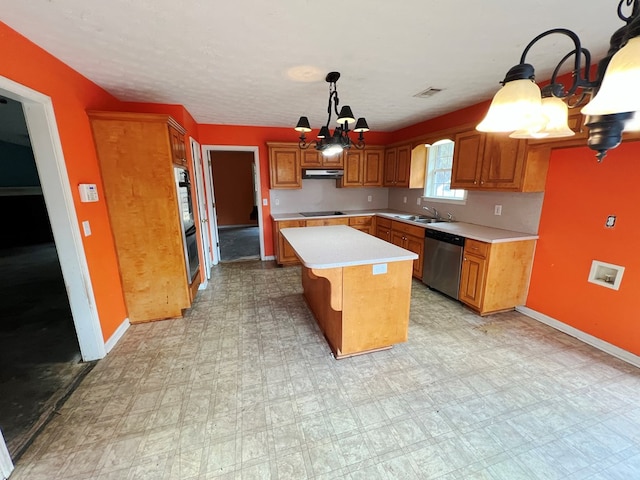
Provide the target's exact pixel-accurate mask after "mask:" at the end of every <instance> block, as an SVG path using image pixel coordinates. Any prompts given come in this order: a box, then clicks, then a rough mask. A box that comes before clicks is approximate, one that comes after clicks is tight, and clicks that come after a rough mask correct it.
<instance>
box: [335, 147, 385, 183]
mask: <svg viewBox="0 0 640 480" xmlns="http://www.w3.org/2000/svg"><path fill="white" fill-rule="evenodd" d="M343 157H344V176H343V177H342V178H341V179H339V180H338V181H337V183H336V186H338V187H382V185H383V181H382V180H383V173H384V147H374V146H372V147H365V148H364V150H357V149H355V148H354V149H349V150H347V151H346V152H345V153H343Z"/></svg>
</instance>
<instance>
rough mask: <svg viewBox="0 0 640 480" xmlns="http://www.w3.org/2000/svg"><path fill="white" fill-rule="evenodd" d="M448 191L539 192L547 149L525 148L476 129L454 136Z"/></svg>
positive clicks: (503, 136)
mask: <svg viewBox="0 0 640 480" xmlns="http://www.w3.org/2000/svg"><path fill="white" fill-rule="evenodd" d="M455 145H456V146H455V150H454V155H453V168H452V171H451V188H461V189H465V190H495V191H511V192H542V191H544V184H545V180H546V176H547V168H548V164H549V148H548V147H546V146H542V145H541V146H540V147H538V148H535V147H533V146H529V147H528V146H527V142H526V141H525V140H518V139H513V138H509V137H508V136H506V135H497V134H485V133H482V132H478V131H476V130H468V131H464V132H460V133H457V134H456V136H455Z"/></svg>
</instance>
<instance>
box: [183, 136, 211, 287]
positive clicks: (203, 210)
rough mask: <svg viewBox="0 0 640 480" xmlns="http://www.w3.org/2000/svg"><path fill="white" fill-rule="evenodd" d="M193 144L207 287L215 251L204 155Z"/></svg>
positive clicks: (194, 171) (191, 139) (198, 145)
mask: <svg viewBox="0 0 640 480" xmlns="http://www.w3.org/2000/svg"><path fill="white" fill-rule="evenodd" d="M189 142H190V144H191V158H192V159H193V175H194V177H195V187H196V196H197V198H198V215H199V217H200V218H199V220H200V237H201V240H202V250H203V256H204V267H205V279H204V282H202V285H203V287H202V288H204V287H206V285H207V280H209V279H210V278H211V265H212V261H213V251H212V250H211V232H210V230H209V228H208V225H209V217H208V209H207V202H206V198H205V190H204V179H203V176H202V172H203V168H202V155H201V153H200V144H199V143H198V142H196V141H195V139H193V138H191V137H189Z"/></svg>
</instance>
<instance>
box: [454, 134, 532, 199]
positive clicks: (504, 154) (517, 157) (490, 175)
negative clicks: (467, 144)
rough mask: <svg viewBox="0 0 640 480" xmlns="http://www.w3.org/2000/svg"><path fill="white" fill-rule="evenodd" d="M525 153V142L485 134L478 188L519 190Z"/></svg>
mask: <svg viewBox="0 0 640 480" xmlns="http://www.w3.org/2000/svg"><path fill="white" fill-rule="evenodd" d="M456 146H457V145H456ZM525 153H526V141H525V140H518V139H515V138H509V137H507V136H503V135H497V134H487V136H486V140H485V146H484V154H483V160H482V173H481V175H480V186H481V187H483V188H500V189H503V188H504V189H514V190H517V189H519V188H520V187H521V185H522V173H523V170H524V162H525Z"/></svg>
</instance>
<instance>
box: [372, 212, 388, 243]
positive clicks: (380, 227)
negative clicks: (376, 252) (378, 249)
mask: <svg viewBox="0 0 640 480" xmlns="http://www.w3.org/2000/svg"><path fill="white" fill-rule="evenodd" d="M375 224H376V228H375V232H376V233H375V235H376V237H378V238H381V239H382V240H385V241H387V242H389V243H391V220H389V219H388V218H382V217H376V220H375Z"/></svg>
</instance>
